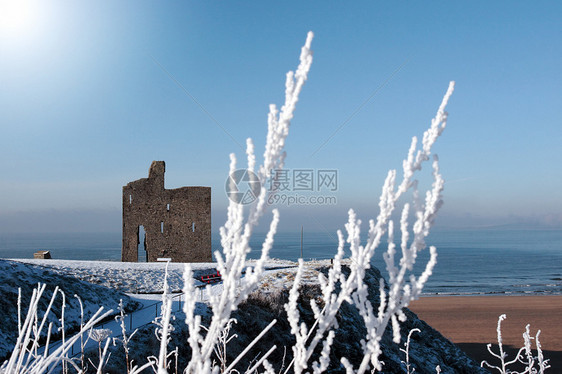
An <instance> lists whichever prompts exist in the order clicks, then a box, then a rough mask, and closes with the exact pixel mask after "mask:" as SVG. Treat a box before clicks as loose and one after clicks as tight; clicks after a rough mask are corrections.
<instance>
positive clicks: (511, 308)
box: [410, 296, 562, 373]
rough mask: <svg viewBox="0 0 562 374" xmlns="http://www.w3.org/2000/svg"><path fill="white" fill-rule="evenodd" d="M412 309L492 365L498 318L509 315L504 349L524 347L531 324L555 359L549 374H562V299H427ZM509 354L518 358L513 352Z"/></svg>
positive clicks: (538, 297) (504, 337) (471, 297)
mask: <svg viewBox="0 0 562 374" xmlns="http://www.w3.org/2000/svg"><path fill="white" fill-rule="evenodd" d="M410 309H411V310H412V311H413V312H414V313H416V314H417V315H418V317H419V318H421V319H422V320H424V321H426V322H427V323H428V324H429V325H431V326H432V327H433V328H435V329H436V330H438V331H439V332H441V334H443V336H445V337H447V338H448V339H449V340H451V341H452V342H454V343H456V344H457V345H458V346H459V347H460V348H461V349H463V350H464V351H465V352H466V353H468V354H469V356H471V357H472V358H474V359H475V360H477V361H478V362H480V361H482V360H484V359H485V360H487V361H488V362H490V363H492V364H493V363H497V362H496V361H494V360H495V359H494V358H493V357H492V356H490V354H489V353H488V352H487V349H486V344H487V343H497V332H496V327H497V322H498V316H499V315H501V314H506V315H507V319H506V320H504V321H503V322H502V336H503V344H504V347H505V346H509V348H515V347H517V349H518V348H520V347H521V346H523V337H522V334H523V332H524V331H525V326H526V325H527V324H530V325H531V335H532V336H534V335H535V334H536V332H537V330H541V334H540V337H539V339H540V342H541V345H542V349H543V352H544V355H545V357H546V358H550V360H551V361H550V364H551V369H549V370H548V372H550V373H562V296H482V297H480V296H469V297H460V296H452V297H423V298H421V299H419V300H416V301H415V302H413V303H412V304H411V306H410ZM534 347H535V346H534V342H533V348H534ZM496 351H497V350H496ZM506 351H507V353H508V354H509V355H510V356H509V357H514V354H515V353H514V351H513V350H511V349H506ZM515 352H516V351H515Z"/></svg>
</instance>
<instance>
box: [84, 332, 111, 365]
mask: <svg viewBox="0 0 562 374" xmlns="http://www.w3.org/2000/svg"><path fill="white" fill-rule="evenodd" d="M111 334H112V331H111V330H110V329H91V330H90V331H89V332H88V336H89V338H90V339H92V340H93V341H95V342H97V343H98V364H97V365H96V364H94V363H93V362H92V360H89V361H90V364H92V366H93V367H94V368H95V369H96V372H97V373H100V374H101V372H102V371H103V367H104V366H105V363H106V362H107V360H109V356H111V353H109V356H108V355H107V349H108V347H109V343H110V342H111V339H110V337H111ZM104 342H105V345H104V348H103V351H102V349H101V346H102V343H104Z"/></svg>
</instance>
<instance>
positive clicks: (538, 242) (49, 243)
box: [0, 229, 562, 295]
mask: <svg viewBox="0 0 562 374" xmlns="http://www.w3.org/2000/svg"><path fill="white" fill-rule="evenodd" d="M254 237H255V238H254V239H253V241H252V248H254V249H255V250H256V251H255V252H253V253H252V254H251V256H250V257H254V258H255V257H257V256H258V255H259V252H258V251H257V250H259V249H260V248H261V240H262V239H263V235H254ZM303 238H304V241H303V242H304V243H303V257H304V258H305V259H328V258H331V257H333V255H334V254H335V252H336V248H337V236H336V234H335V233H326V232H323V233H308V232H305V233H304V236H303ZM300 239H301V237H300V232H294V233H278V234H277V235H276V237H275V243H274V246H273V250H272V252H271V257H274V258H280V259H287V260H296V259H297V258H298V257H299V256H300V248H301V246H300ZM427 243H428V244H431V245H435V246H436V247H437V252H438V262H437V266H436V268H435V270H434V273H433V275H432V276H431V277H430V279H429V281H428V283H427V285H426V287H425V289H424V294H426V295H497V294H505V295H561V294H562V231H561V230H514V229H477V230H476V229H471V230H437V231H433V232H432V233H431V234H430V236H429V238H428V239H427ZM384 244H385V243H384ZM219 248H220V241H219V235H218V233H213V251H215V250H218V249H219ZM385 249H386V245H384V246H381V247H379V248H378V249H377V252H376V254H375V259H374V261H373V263H374V265H375V266H377V267H378V268H379V269H381V271H383V274H385V273H386V271H384V268H385V264H384V261H383V259H382V252H383V250H385ZM37 250H50V251H51V253H52V256H53V258H54V259H66V260H92V261H95V260H104V261H120V258H121V234H120V233H98V234H92V233H85V234H77V233H72V234H59V233H48V234H45V233H42V234H1V235H0V257H1V258H32V257H33V253H34V252H35V251H37ZM346 250H347V252H348V253H349V249H348V247H347V246H346ZM398 251H400V249H399V248H398ZM141 252H142V251H141ZM427 258H428V251H427V250H424V251H423V252H422V253H421V254H420V257H419V261H417V262H416V268H415V272H416V273H417V274H419V273H420V272H421V271H422V267H423V266H424V264H425V263H426V262H427Z"/></svg>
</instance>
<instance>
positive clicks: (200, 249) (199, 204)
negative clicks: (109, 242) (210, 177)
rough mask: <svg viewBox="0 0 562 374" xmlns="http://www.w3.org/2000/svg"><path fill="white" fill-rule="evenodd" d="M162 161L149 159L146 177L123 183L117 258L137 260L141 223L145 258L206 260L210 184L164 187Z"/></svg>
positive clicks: (208, 249)
mask: <svg viewBox="0 0 562 374" xmlns="http://www.w3.org/2000/svg"><path fill="white" fill-rule="evenodd" d="M165 171H166V164H165V163H164V161H153V162H152V165H150V170H149V172H148V178H142V179H139V180H136V181H133V182H130V183H128V184H127V185H126V186H124V187H123V247H122V251H121V261H128V262H137V260H138V245H139V228H140V226H143V227H144V231H145V243H144V247H145V249H146V254H147V261H156V260H157V259H158V258H171V260H172V261H174V262H210V261H212V255H211V187H181V188H176V189H172V190H167V189H165V188H164V172H165Z"/></svg>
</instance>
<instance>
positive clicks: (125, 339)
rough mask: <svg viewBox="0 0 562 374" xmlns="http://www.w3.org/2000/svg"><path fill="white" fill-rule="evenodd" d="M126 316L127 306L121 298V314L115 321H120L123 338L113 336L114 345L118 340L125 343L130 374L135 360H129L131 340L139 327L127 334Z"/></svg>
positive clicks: (128, 372) (126, 361) (126, 360)
mask: <svg viewBox="0 0 562 374" xmlns="http://www.w3.org/2000/svg"><path fill="white" fill-rule="evenodd" d="M125 317H126V316H125V307H124V305H123V299H121V300H119V315H118V316H116V317H115V321H116V322H117V323H119V327H121V336H122V338H121V339H119V338H113V345H116V343H117V342H121V344H122V345H123V350H124V351H125V365H126V367H127V374H130V372H131V370H132V369H133V362H132V361H129V342H130V341H131V339H132V338H133V336H134V335H135V334H136V333H137V331H138V329H135V331H133V332H132V333H131V334H130V335H127V327H126V326H125ZM130 318H132V317H130Z"/></svg>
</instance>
